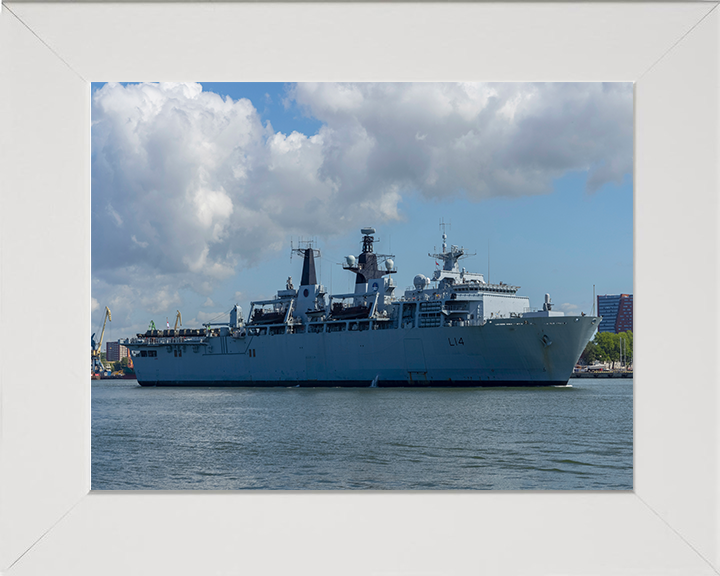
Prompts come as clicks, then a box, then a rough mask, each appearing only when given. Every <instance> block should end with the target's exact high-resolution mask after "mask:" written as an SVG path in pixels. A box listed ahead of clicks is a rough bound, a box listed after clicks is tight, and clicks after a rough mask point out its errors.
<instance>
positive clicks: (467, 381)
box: [128, 316, 597, 387]
mask: <svg viewBox="0 0 720 576" xmlns="http://www.w3.org/2000/svg"><path fill="white" fill-rule="evenodd" d="M596 321H597V319H596V318H592V317H588V316H586V317H567V316H566V317H549V318H532V319H522V318H512V319H503V320H489V321H487V322H486V323H484V324H482V325H478V326H451V327H433V328H409V329H384V330H366V331H361V332H357V331H349V332H347V331H346V332H333V333H326V332H324V333H318V334H313V333H303V334H279V335H262V336H250V335H247V336H245V337H242V338H234V337H232V336H222V337H214V338H208V339H207V340H206V341H205V342H204V343H201V344H197V343H195V344H191V343H179V342H175V343H172V344H168V343H156V344H154V345H149V344H147V343H143V344H139V343H135V344H133V343H129V344H128V347H129V348H131V349H134V350H137V351H151V350H154V351H156V356H154V357H149V356H148V357H139V356H137V357H135V358H134V359H133V361H134V364H135V371H136V374H137V379H138V382H139V383H140V384H141V385H143V386H313V387H315V386H317V387H327V386H353V387H354V386H371V385H376V386H378V387H384V386H410V387H433V386H552V385H565V384H567V381H568V379H569V378H570V375H571V374H572V370H573V367H574V365H575V363H576V362H577V360H578V358H579V356H580V354H581V353H582V351H583V349H584V348H585V345H586V344H587V342H588V340H589V339H590V337H591V336H592V334H593V332H594V331H595V328H596V326H597V324H596Z"/></svg>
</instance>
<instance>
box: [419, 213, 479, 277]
mask: <svg viewBox="0 0 720 576" xmlns="http://www.w3.org/2000/svg"><path fill="white" fill-rule="evenodd" d="M446 226H450V223H449V222H448V223H446V222H445V221H444V220H441V221H440V229H441V230H442V241H443V243H442V252H441V253H440V254H428V256H430V257H431V258H435V259H436V260H442V261H443V267H442V269H443V270H447V271H448V272H460V267H459V266H458V261H459V260H460V259H462V258H467V257H468V256H475V254H467V253H466V252H465V249H464V248H463V247H458V246H455V245H454V244H453V245H452V246H450V251H449V252H448V249H447V233H446V230H445V228H446Z"/></svg>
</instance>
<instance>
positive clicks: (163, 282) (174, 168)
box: [92, 82, 633, 341]
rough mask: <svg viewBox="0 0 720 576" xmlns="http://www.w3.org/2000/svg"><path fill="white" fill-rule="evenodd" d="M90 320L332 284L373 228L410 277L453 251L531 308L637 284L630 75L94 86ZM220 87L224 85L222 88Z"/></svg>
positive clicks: (109, 334) (111, 330) (199, 317)
mask: <svg viewBox="0 0 720 576" xmlns="http://www.w3.org/2000/svg"><path fill="white" fill-rule="evenodd" d="M92 90H93V108H92V122H93V129H92V226H93V237H92V250H93V254H92V262H93V270H92V278H93V288H92V297H93V313H92V314H93V316H92V319H93V330H97V329H98V327H99V326H100V324H101V322H102V313H103V311H104V307H105V306H109V307H110V309H111V311H112V314H113V321H112V322H111V323H109V324H108V327H107V329H106V341H107V340H115V339H117V338H121V337H126V336H130V335H132V334H134V333H135V332H140V331H144V330H145V329H146V328H147V325H148V324H149V322H150V320H154V321H155V323H156V324H158V325H164V324H165V319H166V318H168V319H169V320H170V322H171V324H172V321H173V318H174V316H175V311H176V310H178V309H179V310H180V311H181V313H182V316H183V320H184V325H185V326H187V327H191V326H193V325H198V324H199V323H200V322H203V321H209V320H211V319H212V318H216V317H219V318H221V319H223V318H224V313H225V312H227V310H229V309H230V308H231V307H232V305H233V304H235V303H238V304H240V305H241V306H242V307H243V309H244V311H245V312H247V311H248V310H249V302H250V301H251V300H253V299H263V298H268V297H271V296H272V295H273V294H274V293H275V291H276V290H278V289H281V288H283V287H284V283H285V280H286V278H287V277H288V276H292V277H293V278H295V279H299V276H300V269H301V261H300V259H299V258H297V257H294V258H293V259H292V260H291V259H290V242H291V240H292V241H293V242H295V243H297V241H298V239H300V238H303V239H308V238H313V239H315V241H316V243H317V247H318V248H319V249H320V250H321V252H322V258H321V260H320V262H319V263H318V264H319V271H320V274H321V281H322V283H323V284H325V285H326V286H327V287H328V288H332V290H333V291H335V292H346V291H349V289H350V288H351V287H352V282H353V278H352V277H351V274H349V273H347V272H345V271H344V270H342V268H341V266H340V265H339V263H340V262H341V261H342V259H343V258H344V256H346V255H348V254H351V253H352V254H358V253H359V251H360V233H359V229H360V228H361V227H363V226H374V227H375V228H376V229H377V237H378V238H379V243H378V245H377V246H376V250H377V251H378V252H381V253H393V254H395V255H396V257H395V263H396V267H397V269H398V274H397V275H396V276H395V280H396V283H397V284H398V285H399V287H400V288H404V287H406V286H410V285H411V284H412V279H413V277H414V276H415V275H416V274H418V273H423V274H425V275H427V276H429V275H431V274H432V271H433V269H434V268H435V264H434V261H433V259H432V258H429V257H428V256H427V254H428V252H433V251H434V249H435V248H437V249H439V247H440V244H441V242H442V240H441V237H440V235H441V231H440V227H439V222H440V220H441V219H443V220H444V221H445V222H446V223H449V224H450V226H448V242H449V243H452V244H457V245H461V246H464V247H465V249H466V251H467V252H470V253H473V252H474V253H476V255H475V256H472V257H469V258H467V259H465V260H464V261H463V265H464V266H465V267H466V268H468V270H472V271H477V272H482V273H484V274H486V275H487V274H488V256H489V278H490V280H491V281H493V282H498V281H503V282H505V283H509V284H515V285H520V286H521V287H522V288H521V290H520V294H522V295H526V296H528V297H529V298H530V301H531V305H533V306H537V307H539V306H541V304H542V300H543V296H544V294H545V293H546V292H548V293H550V294H551V296H552V299H553V302H554V303H555V306H556V308H560V309H563V310H565V311H567V312H568V313H580V312H581V311H582V312H585V313H590V312H591V310H592V293H593V285H595V289H596V292H597V293H598V294H615V293H632V291H633V284H632V282H633V184H632V85H630V84H612V85H607V84H606V85H600V84H565V85H558V84H542V85H538V84H472V85H465V84H462V85H455V84H418V85H410V84H398V85H386V84H379V85H371V84H339V85H338V84H292V83H240V84H229V83H203V82H200V83H199V84H188V85H182V84H149V85H138V84H134V83H122V84H108V85H104V84H93V86H92ZM210 93H214V94H216V95H217V96H212V94H210Z"/></svg>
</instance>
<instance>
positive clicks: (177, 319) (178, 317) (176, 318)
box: [173, 310, 182, 334]
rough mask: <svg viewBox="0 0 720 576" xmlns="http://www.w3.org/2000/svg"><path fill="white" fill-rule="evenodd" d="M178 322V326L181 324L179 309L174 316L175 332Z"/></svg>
mask: <svg viewBox="0 0 720 576" xmlns="http://www.w3.org/2000/svg"><path fill="white" fill-rule="evenodd" d="M178 322H179V323H180V326H182V316H180V310H178V311H177V316H175V328H173V330H174V331H175V333H176V334H177V329H178Z"/></svg>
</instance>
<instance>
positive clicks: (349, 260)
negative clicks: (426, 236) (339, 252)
mask: <svg viewBox="0 0 720 576" xmlns="http://www.w3.org/2000/svg"><path fill="white" fill-rule="evenodd" d="M345 262H347V265H348V267H350V268H352V267H353V266H355V256H353V255H352V254H350V256H345Z"/></svg>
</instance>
